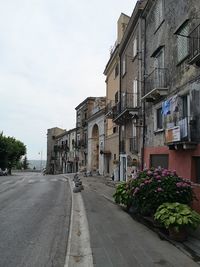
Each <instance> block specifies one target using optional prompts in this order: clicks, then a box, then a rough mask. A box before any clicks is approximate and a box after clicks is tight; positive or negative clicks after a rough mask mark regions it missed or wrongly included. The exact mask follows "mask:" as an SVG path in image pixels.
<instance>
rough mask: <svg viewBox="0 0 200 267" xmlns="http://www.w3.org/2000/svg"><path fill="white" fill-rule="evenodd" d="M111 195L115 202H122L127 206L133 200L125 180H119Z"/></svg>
mask: <svg viewBox="0 0 200 267" xmlns="http://www.w3.org/2000/svg"><path fill="white" fill-rule="evenodd" d="M113 197H114V200H115V202H116V203H117V204H123V205H125V206H126V207H127V208H128V207H129V206H130V205H131V203H132V200H133V198H132V194H131V192H130V190H129V187H128V185H127V183H126V182H121V183H120V184H119V185H118V186H117V188H116V192H115V193H114V195H113Z"/></svg>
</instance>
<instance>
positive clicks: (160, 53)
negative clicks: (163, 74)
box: [153, 47, 165, 69]
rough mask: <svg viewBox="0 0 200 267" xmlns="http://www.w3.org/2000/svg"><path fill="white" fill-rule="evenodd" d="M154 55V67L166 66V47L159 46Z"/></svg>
mask: <svg viewBox="0 0 200 267" xmlns="http://www.w3.org/2000/svg"><path fill="white" fill-rule="evenodd" d="M153 57H154V67H155V68H157V69H162V68H164V66H165V62H164V48H163V47H159V48H158V49H157V50H156V52H155V53H154V54H153Z"/></svg>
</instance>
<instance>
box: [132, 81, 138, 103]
mask: <svg viewBox="0 0 200 267" xmlns="http://www.w3.org/2000/svg"><path fill="white" fill-rule="evenodd" d="M137 106H138V81H137V80H133V107H134V108H135V107H137Z"/></svg>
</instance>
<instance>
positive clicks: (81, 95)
mask: <svg viewBox="0 0 200 267" xmlns="http://www.w3.org/2000/svg"><path fill="white" fill-rule="evenodd" d="M135 2H136V1H134V0H126V1H124V0H101V1H99V0H78V1H74V0H56V1H55V0H54V1H53V0H17V1H16V0H1V1H0V131H3V133H4V134H5V135H6V136H14V137H15V138H17V139H19V140H20V141H22V142H23V143H24V144H25V145H26V146H27V156H28V159H41V156H40V155H39V154H38V153H39V152H41V151H42V152H43V159H46V133H47V129H48V128H52V127H55V126H57V127H60V128H63V129H67V130H68V129H70V128H74V127H75V109H74V108H75V107H76V106H77V105H78V104H79V103H80V102H81V101H83V100H84V99H85V98H86V97H88V96H104V95H105V77H104V75H103V71H104V67H105V65H106V63H107V61H108V59H109V50H110V47H111V46H112V45H113V44H114V42H115V40H116V38H117V32H116V31H117V28H116V23H117V20H118V17H119V16H120V13H121V12H123V13H125V14H127V15H131V13H132V11H133V8H134V6H135Z"/></svg>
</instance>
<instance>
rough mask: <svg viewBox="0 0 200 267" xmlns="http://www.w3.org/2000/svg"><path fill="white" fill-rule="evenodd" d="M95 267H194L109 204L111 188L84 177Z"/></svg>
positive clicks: (182, 255)
mask: <svg viewBox="0 0 200 267" xmlns="http://www.w3.org/2000/svg"><path fill="white" fill-rule="evenodd" d="M82 180H83V184H84V188H85V189H84V190H83V191H82V193H81V194H82V196H83V201H84V205H85V209H86V213H87V219H88V224H89V232H90V243H91V250H92V254H93V263H94V266H95V267H156V266H165V267H197V266H199V265H198V264H197V263H196V262H194V261H193V260H192V259H191V258H190V257H188V256H187V255H186V254H184V253H183V252H181V251H180V250H179V249H177V248H176V247H175V246H173V245H172V244H170V243H169V242H167V241H165V240H161V239H160V238H159V237H158V235H157V234H156V233H154V232H152V231H151V230H150V229H148V228H147V227H145V226H144V225H142V224H140V223H138V222H137V221H135V220H133V219H132V218H131V216H130V215H129V214H127V213H126V212H124V211H123V210H122V209H121V208H120V207H119V206H117V205H116V204H114V203H113V202H112V194H113V193H114V191H115V190H114V188H112V187H109V186H107V185H106V180H105V179H104V178H103V177H87V178H86V177H83V178H82Z"/></svg>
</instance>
